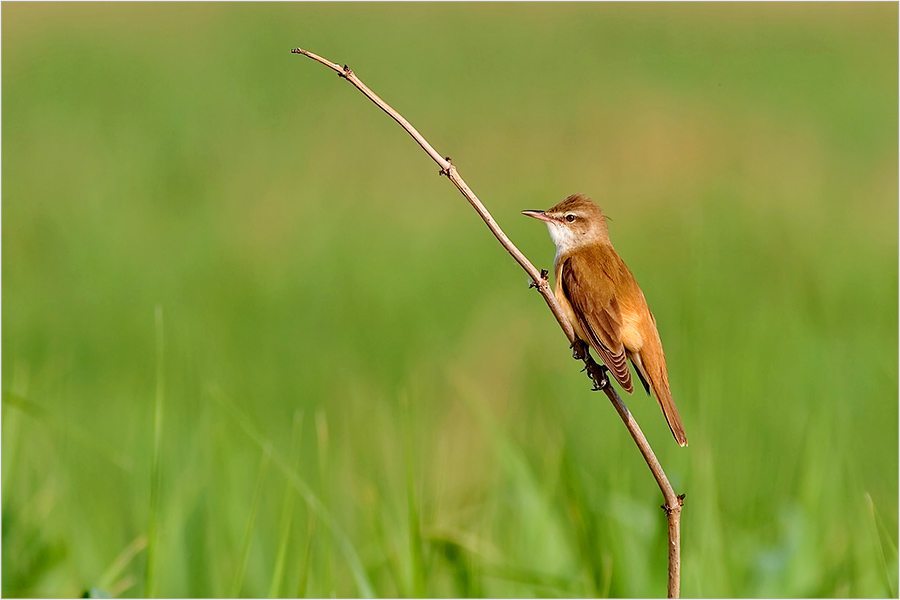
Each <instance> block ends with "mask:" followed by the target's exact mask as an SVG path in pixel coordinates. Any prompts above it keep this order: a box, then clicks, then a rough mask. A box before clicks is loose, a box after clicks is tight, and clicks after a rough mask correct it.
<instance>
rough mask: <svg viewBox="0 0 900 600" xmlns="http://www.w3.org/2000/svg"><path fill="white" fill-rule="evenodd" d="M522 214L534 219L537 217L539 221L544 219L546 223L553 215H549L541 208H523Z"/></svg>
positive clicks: (550, 220) (551, 219)
mask: <svg viewBox="0 0 900 600" xmlns="http://www.w3.org/2000/svg"><path fill="white" fill-rule="evenodd" d="M522 214H523V215H526V216H529V217H534V218H535V219H539V220H541V221H546V222H548V223H550V222H552V221H553V217H551V216H549V215H548V214H547V213H545V212H544V211H542V210H523V211H522Z"/></svg>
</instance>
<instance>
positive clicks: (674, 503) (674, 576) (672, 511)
mask: <svg viewBox="0 0 900 600" xmlns="http://www.w3.org/2000/svg"><path fill="white" fill-rule="evenodd" d="M291 52H292V53H294V54H302V55H303V56H307V57H309V58H311V59H313V60H315V61H317V62H320V63H322V64H323V65H325V66H326V67H329V68H330V69H332V70H334V71H336V72H337V74H338V75H339V76H340V77H341V78H343V79H346V80H347V81H349V82H350V83H352V84H353V85H354V86H355V87H356V88H357V89H358V90H359V91H361V92H362V93H363V94H365V95H366V97H367V98H369V100H371V101H372V102H374V103H375V104H376V105H377V106H378V107H379V108H380V109H381V110H383V111H384V112H386V113H387V114H388V115H390V116H391V117H392V118H393V119H394V120H395V121H397V123H399V124H400V126H401V127H403V129H405V130H406V132H407V133H408V134H409V135H411V136H412V137H413V139H414V140H416V142H417V143H418V144H419V146H421V147H422V149H423V150H425V152H426V153H428V155H429V156H430V157H431V158H432V159H433V160H434V162H436V163H437V164H438V166H440V168H441V171H440V174H441V175H446V176H447V177H448V178H449V179H450V181H452V182H453V185H455V186H456V188H457V189H458V190H459V191H460V192H461V193H462V195H463V196H465V198H466V200H468V201H469V204H471V205H472V207H473V208H475V211H476V212H478V215H479V216H480V217H481V218H482V219H483V220H484V222H485V224H486V225H487V226H488V228H489V229H490V230H491V233H493V234H494V236H495V237H496V238H497V240H498V241H499V242H500V244H501V245H502V246H503V247H504V248H505V249H506V251H507V252H509V253H510V254H511V255H512V257H513V258H514V259H516V262H518V263H519V265H520V266H521V267H522V268H523V269H525V272H526V273H528V276H529V277H531V280H532V282H533V285H534V287H536V288H537V289H538V291H539V292H540V293H541V296H543V298H544V301H545V302H546V303H547V306H548V307H549V308H550V311H551V312H552V313H553V316H554V317H556V320H557V322H558V323H559V326H560V327H561V328H562V330H563V333H565V334H566V337H567V338H568V339H569V343H570V345H571V346H572V347H573V348H575V347H577V346H578V345H579V341H578V340H577V338H576V337H575V331H574V330H573V329H572V325H571V324H570V323H569V321H568V319H566V317H565V316H563V314H562V309H561V308H560V306H559V303H558V302H557V301H556V297H555V296H554V294H553V291H552V290H551V289H550V282H549V280H548V279H547V272H546V271H538V270H537V269H536V268H535V266H534V265H533V264H531V261H529V260H528V259H527V258H526V257H525V255H524V254H522V252H521V251H520V250H519V249H518V248H517V247H516V246H515V244H513V243H512V241H511V240H510V239H509V238H508V237H507V236H506V234H505V233H504V232H503V230H502V229H500V226H499V225H497V222H496V221H494V218H493V217H492V216H491V213H490V212H488V210H487V208H485V206H484V204H482V203H481V200H479V199H478V197H477V196H476V195H475V193H474V192H473V191H472V190H471V189H470V188H469V186H468V185H467V184H466V182H465V181H464V180H463V178H462V177H461V176H460V175H459V173H458V172H457V171H456V167H455V166H453V163H452V162H451V161H450V158H449V157H443V156H441V155H440V154H438V152H437V150H435V149H434V147H433V146H432V145H431V144H429V143H428V140H426V139H425V138H424V137H422V134H420V133H419V132H418V131H417V130H416V128H415V127H413V126H412V125H411V124H410V123H409V121H407V120H406V119H404V118H403V115H401V114H400V113H398V112H397V111H395V110H394V109H393V108H391V107H390V106H389V105H388V103H387V102H385V101H384V100H382V99H381V98H379V97H378V95H377V94H376V93H375V92H373V91H372V90H370V89H369V87H368V86H367V85H366V84H364V83H363V82H362V81H361V80H360V79H359V78H358V77H357V76H356V74H355V73H354V72H353V71H352V70H351V69H350V68H349V67H348V66H347V65H344V66H341V65H339V64H337V63H333V62H331V61H328V60H326V59H324V58H322V57H321V56H319V55H317V54H313V53H312V52H309V51H308V50H303V49H301V48H294V49H293V50H291ZM581 354H583V356H582V357H581V360H583V361H584V363H585V369H586V370H587V371H588V375H589V376H590V377H591V379H593V380H594V381H595V382H597V381H601V380H603V379H604V377H603V375H602V373H601V367H600V366H599V365H597V364H596V363H595V362H594V361H593V360H591V358H590V356H589V355H588V353H587V352H584V353H581ZM600 389H602V390H603V391H604V392H606V395H607V396H608V397H609V400H610V402H612V404H613V407H614V408H615V409H616V412H617V413H619V416H620V417H621V418H622V421H623V422H624V423H625V427H627V428H628V432H629V433H630V434H631V437H632V438H633V439H634V442H635V444H637V447H638V450H640V452H641V455H642V456H643V457H644V460H645V461H646V462H647V466H648V467H650V471H651V472H652V473H653V477H654V478H655V479H656V483H657V485H659V489H660V490H661V491H662V494H663V498H664V499H665V504H663V506H662V508H663V510H664V511H665V512H666V520H667V522H668V537H669V548H668V555H669V580H668V597H669V598H678V597H679V590H680V583H681V507H682V504H683V500H684V495H680V496H679V495H676V494H675V491H674V490H673V489H672V486H671V484H669V480H668V478H667V477H666V473H665V471H663V468H662V466H661V465H660V464H659V461H658V460H657V459H656V455H655V454H654V453H653V449H652V448H651V447H650V443H649V442H648V441H647V438H646V437H645V436H644V433H643V432H642V431H641V428H640V426H638V423H637V421H635V419H634V417H633V416H632V415H631V412H630V411H629V410H628V407H627V406H625V403H624V402H623V401H622V399H621V398H620V397H619V394H618V393H616V390H615V389H613V387H612V385H610V384H609V383H608V382H607V383H606V384H605V385H603V386H602V387H601V388H600Z"/></svg>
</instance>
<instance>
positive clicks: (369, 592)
mask: <svg viewBox="0 0 900 600" xmlns="http://www.w3.org/2000/svg"><path fill="white" fill-rule="evenodd" d="M211 394H212V396H213V398H214V399H215V400H216V401H217V402H218V403H219V404H220V405H221V406H222V407H223V408H225V410H226V411H228V413H229V414H230V415H231V417H232V418H233V419H234V420H235V421H236V422H237V423H238V424H239V425H240V426H241V428H242V429H243V430H244V433H246V434H247V436H248V437H249V438H250V439H251V440H253V442H255V443H256V444H257V445H258V446H259V447H260V448H264V447H265V445H266V444H267V443H269V442H268V440H267V439H265V437H263V435H262V434H261V433H259V431H257V430H256V428H255V427H253V425H251V424H250V421H249V419H248V418H247V417H246V416H245V415H244V414H242V413H241V411H240V410H239V409H238V408H237V407H236V406H235V405H234V404H233V403H232V402H231V401H230V400H228V399H227V398H226V397H225V395H224V394H223V393H221V391H219V390H217V389H213V390H211ZM272 461H273V462H274V463H275V465H276V466H277V467H278V468H279V470H281V472H282V473H283V474H284V476H285V477H286V478H287V480H288V481H289V482H290V483H291V485H292V486H293V487H294V489H295V490H296V491H297V493H298V494H300V497H301V498H303V501H304V502H306V505H307V506H308V507H309V508H310V509H311V510H312V511H313V512H314V513H315V514H316V516H317V517H318V518H319V519H320V520H321V521H322V522H323V523H324V524H325V526H326V527H328V530H329V531H330V532H331V535H332V537H333V538H334V540H335V542H337V544H338V546H339V547H340V549H341V552H343V554H344V558H345V559H346V560H347V566H348V568H349V569H350V572H351V573H352V574H353V580H354V582H355V583H356V587H357V589H358V591H359V594H360V596H361V597H364V598H373V597H374V596H375V592H374V591H373V588H372V583H371V582H370V581H369V577H368V576H367V575H366V571H365V569H364V568H363V566H362V561H361V560H360V559H359V555H358V554H357V553H356V550H355V549H354V548H353V544H351V543H350V539H349V538H348V537H347V534H345V533H344V530H343V529H341V527H340V525H338V522H337V520H335V518H334V516H333V515H332V514H331V512H330V511H329V510H328V509H327V508H326V507H325V505H324V504H323V503H322V501H321V500H320V499H319V497H318V496H317V495H316V494H315V493H314V492H313V491H312V489H311V488H310V487H309V485H308V484H307V483H306V482H305V481H304V480H303V478H302V477H300V475H298V474H297V471H296V470H295V469H294V468H292V467H291V465H290V464H289V463H288V461H287V460H286V459H285V458H284V457H283V456H282V455H281V454H279V453H278V451H276V450H274V449H273V450H272Z"/></svg>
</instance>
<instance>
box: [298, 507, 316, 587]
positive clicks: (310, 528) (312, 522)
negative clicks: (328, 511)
mask: <svg viewBox="0 0 900 600" xmlns="http://www.w3.org/2000/svg"><path fill="white" fill-rule="evenodd" d="M315 531H316V519H315V517H314V516H313V513H312V511H310V513H309V519H308V524H307V527H306V552H305V553H304V555H303V570H302V571H300V583H298V584H297V598H306V586H307V585H308V584H309V557H310V556H311V555H312V541H313V533H315Z"/></svg>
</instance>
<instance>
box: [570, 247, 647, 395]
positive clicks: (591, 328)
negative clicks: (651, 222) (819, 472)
mask: <svg viewBox="0 0 900 600" xmlns="http://www.w3.org/2000/svg"><path fill="white" fill-rule="evenodd" d="M579 254H581V253H579ZM592 258H601V260H600V261H596V260H592ZM559 280H560V283H561V284H562V286H563V292H564V293H565V295H566V298H568V300H569V303H570V304H571V305H572V310H573V311H574V312H575V318H576V319H578V324H579V325H580V326H581V329H582V330H583V331H584V334H585V335H586V336H587V337H588V338H589V339H588V340H586V341H587V342H589V343H590V345H591V347H592V348H593V349H594V351H595V352H597V354H598V355H600V358H601V359H602V360H603V363H604V364H605V365H606V367H607V368H608V369H609V370H610V372H612V374H613V376H614V377H615V378H616V381H618V382H619V383H620V384H621V385H622V389H624V390H625V391H626V392H628V393H629V394H630V393H631V392H633V391H634V384H633V383H632V381H631V371H630V370H629V369H628V362H627V360H626V357H625V347H624V345H623V344H622V338H621V335H620V329H621V327H622V312H621V309H620V308H619V303H618V301H617V300H616V296H615V294H614V293H613V286H612V281H611V280H608V279H607V277H606V276H605V274H604V273H603V261H602V257H592V256H579V255H577V254H576V255H573V256H570V257H569V258H567V259H566V260H565V262H564V263H563V264H562V268H561V269H560V278H559Z"/></svg>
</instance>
